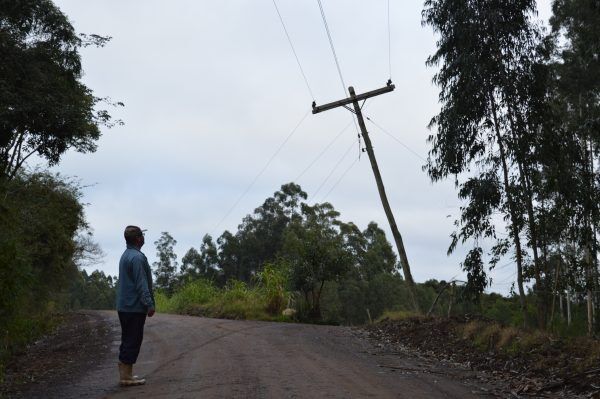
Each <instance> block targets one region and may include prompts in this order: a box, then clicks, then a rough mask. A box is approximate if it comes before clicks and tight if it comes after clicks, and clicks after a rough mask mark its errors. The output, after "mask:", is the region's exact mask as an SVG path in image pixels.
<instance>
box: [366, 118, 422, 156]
mask: <svg viewBox="0 0 600 399" xmlns="http://www.w3.org/2000/svg"><path fill="white" fill-rule="evenodd" d="M365 119H366V120H368V121H369V122H371V123H372V124H373V125H374V126H375V127H377V128H378V129H379V130H381V131H382V132H383V133H385V134H387V135H388V136H390V137H391V138H392V139H394V140H395V141H397V142H398V143H399V144H400V145H402V146H403V147H404V148H406V149H407V150H408V151H409V152H411V153H412V154H413V155H414V156H416V157H417V158H419V159H420V160H422V161H424V162H427V160H426V159H425V158H423V157H422V156H421V155H419V153H418V152H416V151H415V150H413V149H412V148H410V147H409V146H408V145H406V144H404V143H403V142H402V141H401V140H400V139H399V138H397V137H396V136H394V135H393V134H391V133H390V132H388V131H387V130H386V129H384V128H383V127H381V126H380V125H379V124H378V123H376V122H375V121H374V120H373V119H372V118H371V117H369V116H366V115H365Z"/></svg>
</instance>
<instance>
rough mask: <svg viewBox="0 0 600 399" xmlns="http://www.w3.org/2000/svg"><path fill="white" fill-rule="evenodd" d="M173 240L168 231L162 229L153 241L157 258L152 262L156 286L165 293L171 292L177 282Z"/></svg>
mask: <svg viewBox="0 0 600 399" xmlns="http://www.w3.org/2000/svg"><path fill="white" fill-rule="evenodd" d="M176 244H177V240H175V239H174V238H173V237H172V236H171V235H170V234H169V233H167V232H166V231H163V232H162V233H161V234H160V238H159V239H158V240H156V241H155V242H154V245H155V246H156V256H157V258H158V260H157V261H156V262H154V263H152V266H154V275H155V276H156V287H157V288H160V289H163V290H165V292H166V293H167V295H170V294H172V293H173V290H174V289H175V284H176V282H177V266H178V265H177V255H176V254H175V250H174V248H175V245H176Z"/></svg>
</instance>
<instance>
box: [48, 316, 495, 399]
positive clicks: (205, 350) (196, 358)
mask: <svg viewBox="0 0 600 399" xmlns="http://www.w3.org/2000/svg"><path fill="white" fill-rule="evenodd" d="M98 316H99V317H101V318H102V319H104V320H105V321H106V322H107V323H109V324H110V326H111V328H112V333H111V334H109V335H110V338H111V339H112V340H113V341H112V343H111V344H109V345H108V347H107V352H108V351H110V353H106V354H105V355H104V356H99V357H98V360H97V362H96V363H97V364H96V367H94V368H92V369H90V370H89V371H83V372H82V373H81V374H83V376H82V377H81V378H79V377H78V378H73V379H67V380H63V382H64V383H58V384H57V385H53V386H52V387H46V389H45V390H44V391H43V393H44V396H48V397H61V398H66V397H72V398H80V397H87V398H103V397H109V398H144V399H150V398H469V397H476V396H477V395H476V394H475V392H481V393H483V392H484V391H482V390H479V388H480V387H476V386H471V385H468V384H467V383H465V382H464V381H462V382H461V381H459V379H458V378H457V377H456V376H457V374H456V373H455V372H452V371H448V370H444V369H442V370H426V369H423V365H422V364H419V360H417V359H416V358H412V359H411V358H407V357H406V356H401V355H399V354H385V353H381V352H380V351H379V352H378V350H377V348H376V347H375V346H373V345H372V344H371V343H369V341H368V340H366V339H365V338H364V337H361V336H360V333H359V332H358V331H357V330H353V329H351V328H347V327H334V326H317V325H305V324H288V323H268V322H258V321H234V320H219V319H207V318H198V317H186V316H176V315H165V314H157V315H156V316H155V317H153V318H150V319H148V321H147V324H146V334H145V338H144V344H143V345H142V351H141V353H140V357H139V359H138V363H137V365H136V367H135V371H136V374H138V375H143V376H145V377H146V379H147V384H146V385H145V386H141V387H129V388H120V387H118V385H117V368H116V361H117V358H116V353H117V348H118V343H119V342H118V333H119V328H118V321H117V316H116V313H114V312H99V313H96V317H98ZM38 394H39V392H38Z"/></svg>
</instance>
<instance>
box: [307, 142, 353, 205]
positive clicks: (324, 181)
mask: <svg viewBox="0 0 600 399" xmlns="http://www.w3.org/2000/svg"><path fill="white" fill-rule="evenodd" d="M355 144H356V142H354V141H353V142H352V144H350V147H348V149H347V150H346V151H345V152H344V154H343V155H342V157H341V158H340V159H339V161H337V163H336V164H335V165H334V167H333V169H331V171H330V172H329V174H328V175H327V176H326V177H325V179H324V180H323V181H322V182H321V184H320V185H319V187H318V188H317V190H316V191H315V192H314V194H313V195H312V196H313V198H316V197H317V194H319V192H320V191H321V189H322V188H323V186H324V185H325V183H327V181H328V180H329V178H330V177H331V175H333V173H334V172H335V171H336V169H337V168H338V166H340V164H341V163H342V162H343V161H344V159H346V156H347V155H348V153H349V152H350V150H351V149H352V147H354V145H355Z"/></svg>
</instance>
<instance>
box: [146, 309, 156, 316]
mask: <svg viewBox="0 0 600 399" xmlns="http://www.w3.org/2000/svg"><path fill="white" fill-rule="evenodd" d="M154 312H155V310H154V308H150V309H148V317H152V316H154Z"/></svg>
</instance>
